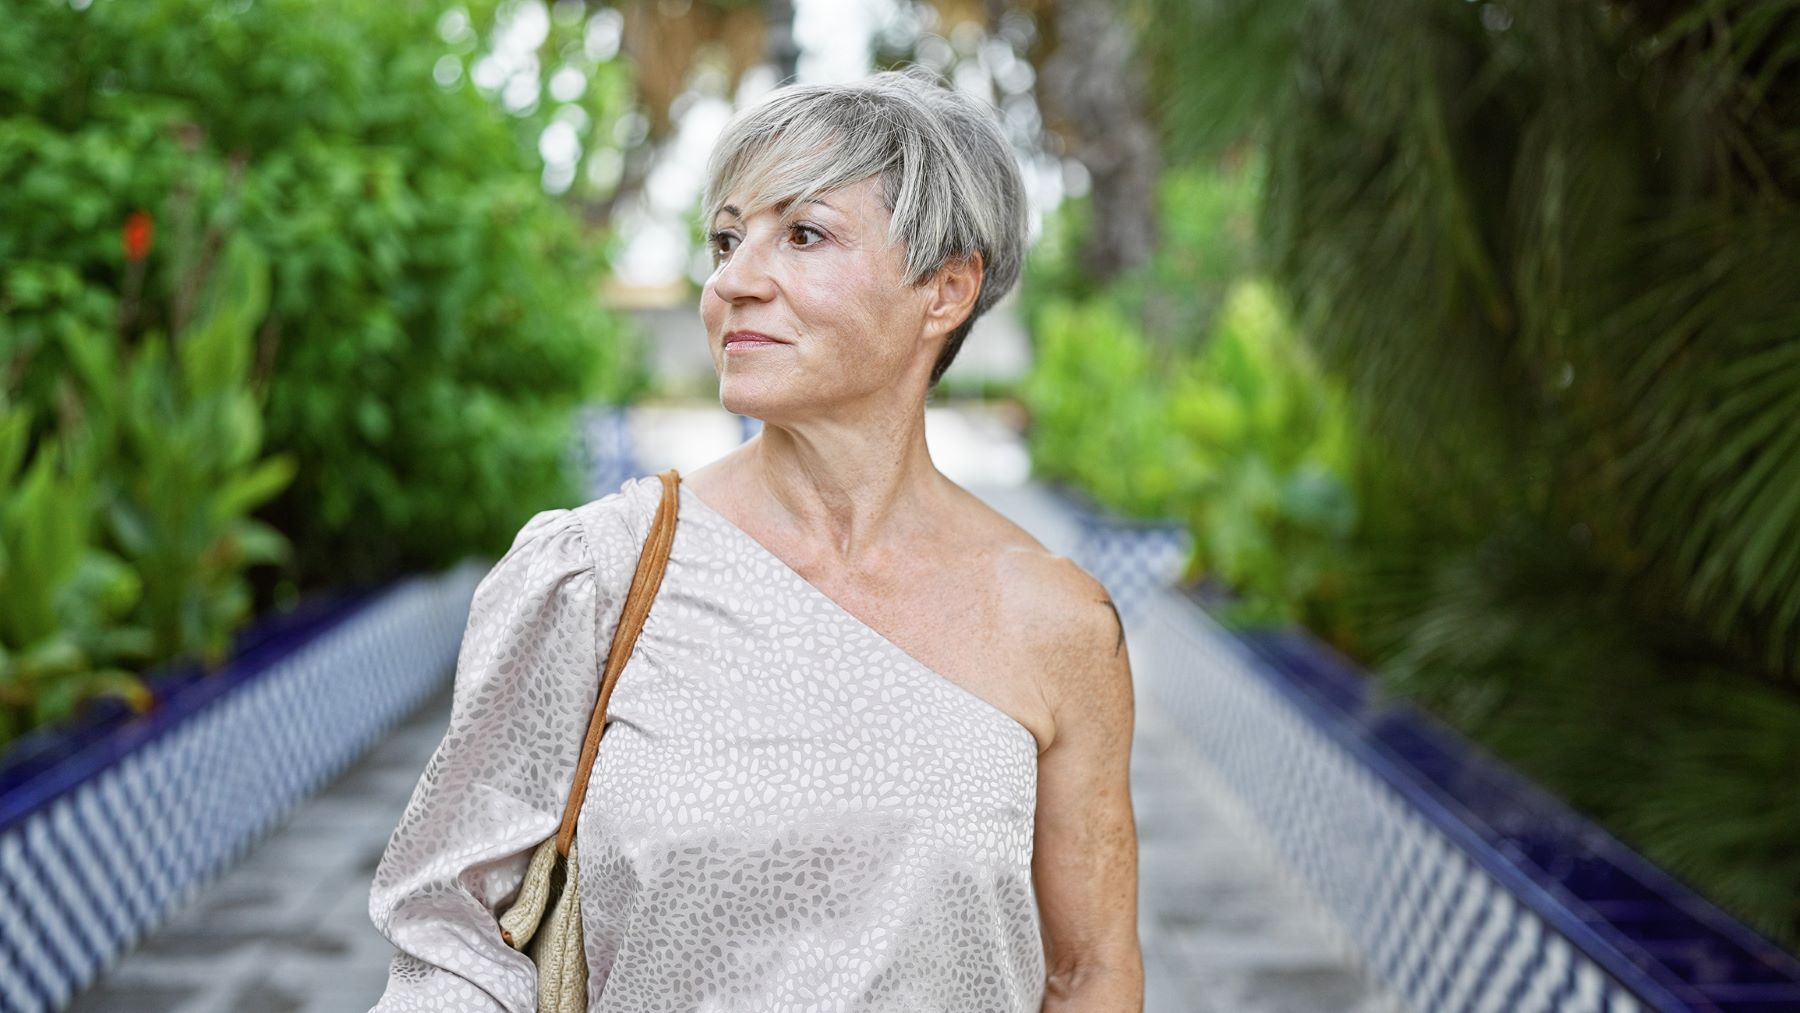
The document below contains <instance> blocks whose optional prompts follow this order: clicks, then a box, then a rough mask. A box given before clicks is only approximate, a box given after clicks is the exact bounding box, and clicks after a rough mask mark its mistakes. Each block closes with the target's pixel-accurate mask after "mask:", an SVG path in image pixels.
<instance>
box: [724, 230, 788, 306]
mask: <svg viewBox="0 0 1800 1013" xmlns="http://www.w3.org/2000/svg"><path fill="white" fill-rule="evenodd" d="M768 256H769V251H768V250H767V249H765V244H763V243H761V242H758V241H755V240H752V239H749V238H745V239H742V240H740V241H739V242H738V245H737V249H735V250H732V251H731V252H730V253H729V254H726V256H725V262H724V263H722V264H720V265H719V270H718V273H717V274H715V275H714V276H713V291H714V292H716V293H718V295H719V298H721V299H724V300H725V301H726V302H737V301H738V300H740V299H767V298H768V297H769V296H770V294H771V293H772V292H773V289H774V282H773V279H772V278H771V277H770V275H769V264H768V261H767V258H768Z"/></svg>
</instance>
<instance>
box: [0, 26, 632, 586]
mask: <svg viewBox="0 0 1800 1013" xmlns="http://www.w3.org/2000/svg"><path fill="white" fill-rule="evenodd" d="M449 6H450V5H447V4H444V5H439V4H413V3H408V4H393V5H369V4H361V3H354V2H350V0H326V2H319V3H314V2H303V0H259V2H257V3H255V4H230V5H221V4H215V3H210V2H205V0H147V2H144V3H132V4H119V3H97V4H94V5H92V6H91V7H88V8H87V9H85V10H74V9H71V8H70V7H68V6H67V5H63V4H43V5H29V6H27V7H25V8H22V9H20V10H19V11H16V12H14V13H13V16H12V17H11V18H10V19H9V27H8V30H7V32H6V33H5V38H4V39H0V109H5V110H6V115H5V117H4V118H0V222H4V223H5V229H4V233H5V234H4V235H0V292H7V293H9V296H8V298H7V302H6V304H5V309H6V312H5V314H4V317H5V324H4V330H0V358H4V359H5V360H6V361H8V362H11V363H12V367H11V373H10V379H9V384H11V385H13V386H14V387H15V388H16V389H17V390H19V392H20V395H21V397H20V400H21V401H22V403H26V404H28V405H31V406H33V407H34V408H35V409H36V410H38V411H39V412H40V413H41V412H42V411H43V410H44V409H45V408H47V406H48V405H49V403H50V402H51V400H53V397H54V395H53V393H52V391H53V388H54V387H55V385H56V382H57V378H58V377H59V376H60V375H62V373H63V372H65V371H66V369H67V368H68V363H67V362H66V361H65V360H64V358H63V356H62V355H61V354H60V352H58V351H57V349H56V343H55V342H54V340H52V339H53V337H54V335H55V334H57V333H59V332H61V331H63V330H66V329H68V328H79V329H106V330H112V329H115V328H117V327H119V326H123V327H124V328H125V331H126V333H127V334H128V335H129V334H130V333H132V332H133V331H134V329H136V328H141V327H143V326H145V322H146V321H150V320H154V319H157V318H158V317H161V316H165V315H168V314H178V313H180V312H182V309H183V302H184V300H191V298H192V293H191V292H186V291H183V290H182V289H181V288H179V287H177V286H176V280H177V279H178V278H179V277H183V276H191V272H184V265H180V264H176V263H173V262H171V261H169V260H167V259H165V258H160V257H153V258H152V259H151V261H150V262H149V263H148V264H147V265H146V270H145V272H144V277H143V278H142V279H141V282H140V284H139V285H138V286H137V287H136V288H133V287H132V286H131V279H130V278H128V277H127V272H126V271H125V270H124V267H123V265H122V264H121V257H120V253H119V250H118V239H117V229H118V225H119V223H120V222H121V221H123V220H124V218H125V217H126V215H127V214H128V213H129V212H131V211H132V210H133V209H139V208H141V209H145V210H147V211H149V213H150V214H151V216H152V217H153V218H154V219H155V220H156V221H158V222H159V223H160V222H163V221H165V220H167V219H168V217H169V215H170V214H171V213H172V208H171V207H170V201H171V199H172V195H174V194H175V193H177V191H186V192H188V193H190V195H191V196H190V197H189V198H187V199H188V200H190V202H191V203H192V204H193V210H192V211H191V214H192V215H193V216H194V217H195V218H196V219H197V220H198V221H199V222H201V223H202V224H204V223H205V222H207V221H208V220H210V218H212V217H213V216H215V215H216V214H218V209H219V208H220V206H221V205H222V203H223V202H224V200H225V199H226V198H225V194H226V192H227V189H228V188H229V189H230V191H231V192H232V193H233V195H234V196H233V197H232V200H233V201H234V203H235V206H236V208H237V210H236V216H237V223H238V225H237V227H238V228H239V229H241V231H242V232H243V233H244V235H245V236H246V237H247V238H249V239H251V240H252V241H254V242H255V244H256V245H257V246H258V248H260V249H261V250H262V251H264V253H265V254H266V256H267V258H268V260H269V262H270V265H271V269H272V272H273V276H272V284H271V294H270V302H269V313H268V314H267V317H266V319H264V320H263V321H262V322H261V323H260V325H259V327H258V330H257V334H256V352H255V356H254V365H253V372H254V375H255V377H256V379H257V381H258V382H259V383H263V384H266V386H267V400H266V405H267V407H266V412H267V419H266V422H267V434H266V435H267V441H268V443H269V445H270V447H271V448H272V449H275V450H277V451H280V452H283V453H286V454H288V455H291V457H292V458H293V460H294V462H295V465H296V474H295V477H294V480H293V482H292V484H291V485H290V486H289V488H288V489H287V490H286V491H285V492H284V493H283V494H282V495H281V496H280V497H279V498H278V499H277V500H276V501H274V502H273V503H272V504H270V505H269V506H268V507H267V508H266V509H265V510H264V511H263V516H264V518H265V519H266V520H267V521H269V522H270V523H272V524H273V525H274V526H276V527H277V528H279V529H280V530H281V531H283V532H284V533H285V534H287V535H288V536H289V537H290V538H291V539H292V540H293V542H294V545H295V546H296V549H297V552H296V556H295V565H294V571H293V576H294V578H295V579H296V580H297V581H298V583H300V584H301V585H314V584H322V583H330V582H338V581H344V580H368V579H378V578H380V577H382V576H385V575H388V574H392V573H396V572H400V571H403V570H407V569H412V568H420V567H437V566H441V565H445V564H447V563H450V562H452V561H454V560H455V559H457V558H459V557H461V556H462V555H464V554H465V553H469V552H490V553H491V552H498V551H500V550H503V549H504V547H505V545H506V544H507V542H508V539H510V537H511V535H512V534H513V533H514V532H516V530H517V527H518V525H519V524H520V523H523V519H524V518H525V517H527V516H529V514H530V513H531V512H533V511H534V510H535V509H538V508H541V507H544V506H547V505H554V504H556V503H560V502H567V501H568V499H569V498H570V497H571V496H573V495H574V494H575V492H576V490H575V488H574V485H573V482H574V476H572V475H570V474H567V473H566V470H565V462H566V459H567V449H568V442H569V436H570V433H569V419H570V417H571V412H572V409H573V407H574V406H575V405H576V404H577V403H579V402H581V401H584V400H605V401H616V400H622V399H626V398H628V397H630V396H631V395H632V393H633V392H634V391H635V390H637V389H639V388H640V387H641V384H642V382H643V375H642V372H641V369H640V367H639V361H640V355H639V352H640V349H639V346H638V344H637V340H636V339H637V335H636V334H635V333H634V332H632V331H630V330H629V329H628V328H627V326H626V325H625V323H624V322H623V321H622V319H621V318H619V317H617V316H615V315H613V314H610V313H608V312H606V311H604V310H603V309H602V308H601V307H600V305H599V303H598V284H599V280H600V277H601V274H602V272H603V270H604V267H605V263H604V254H603V251H602V249H601V246H602V243H601V241H599V240H597V239H595V238H593V237H591V236H589V235H588V234H586V233H585V232H584V230H583V228H582V227H581V226H580V225H579V223H578V222H577V220H576V218H575V216H574V215H572V214H571V213H570V211H569V210H568V209H567V208H565V207H562V206H559V204H558V203H557V202H556V201H555V200H554V199H552V198H550V197H549V196H547V195H546V194H545V193H544V192H543V190H542V187H541V186H540V184H539V170H540V166H541V163H540V162H539V161H538V159H537V155H536V153H535V152H533V151H531V150H530V149H529V148H528V147H527V146H526V145H525V144H523V143H521V142H522V141H523V140H525V139H526V134H525V132H524V131H522V130H521V129H520V128H519V124H518V123H517V122H515V121H516V120H517V119H518V118H516V117H513V116H510V115H509V114H508V113H506V112H505V111H503V110H502V109H501V108H499V106H498V105H497V104H496V103H495V102H493V101H491V100H490V99H489V98H487V97H485V96H483V95H481V94H480V93H478V92H477V91H476V90H475V89H474V88H473V87H472V86H471V85H470V84H468V82H467V77H468V75H467V73H466V68H462V69H460V70H459V74H458V79H457V81H456V83H455V85H454V86H451V87H445V86H441V85H440V84H438V83H437V81H436V80H434V70H436V69H438V68H439V65H440V61H442V60H445V59H450V60H453V61H468V60H472V59H474V58H475V56H476V55H477V54H475V53H474V52H473V50H472V49H471V47H469V46H463V47H461V51H460V52H459V53H455V54H453V53H452V52H451V50H450V47H448V46H447V45H446V44H445V43H444V42H443V41H442V40H441V39H440V38H439V34H438V19H439V16H440V15H441V14H442V13H443V12H444V11H445V10H446V9H448V7H449ZM459 67H461V64H459ZM621 96H622V92H621V91H620V90H619V89H616V88H600V87H596V88H591V89H589V90H588V91H587V93H586V95H585V97H584V101H585V102H587V103H589V104H591V105H594V106H595V107H596V108H595V109H594V110H593V112H594V114H595V115H594V116H593V117H592V118H593V119H594V120H595V121H599V120H601V119H603V118H604V116H605V115H606V114H608V113H609V112H610V111H611V110H609V109H607V108H602V106H603V104H606V103H612V104H617V103H619V102H622V101H623V99H622V97H621ZM535 115H536V111H534V116H535ZM195 255H196V256H198V257H201V258H205V257H207V256H209V255H210V253H209V252H208V251H206V250H200V251H197V252H196V254H195Z"/></svg>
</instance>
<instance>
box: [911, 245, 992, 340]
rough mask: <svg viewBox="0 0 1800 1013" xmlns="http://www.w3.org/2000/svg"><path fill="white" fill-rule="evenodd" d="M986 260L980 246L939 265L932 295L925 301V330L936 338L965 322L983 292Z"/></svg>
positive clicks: (933, 282)
mask: <svg viewBox="0 0 1800 1013" xmlns="http://www.w3.org/2000/svg"><path fill="white" fill-rule="evenodd" d="M981 275H982V260H981V252H980V251H979V250H977V251H975V252H973V253H969V254H965V255H964V256H961V257H953V258H951V259H950V260H949V261H946V262H945V264H944V266H943V267H941V268H939V269H938V273H937V277H936V278H935V279H934V280H933V281H932V283H931V284H932V292H931V299H930V301H929V302H927V303H926V304H925V333H926V334H927V335H928V336H930V337H931V338H933V339H936V338H939V337H943V336H946V335H948V334H949V333H950V332H951V331H954V330H956V329H957V328H958V327H960V326H962V322H963V321H964V320H967V319H968V318H969V313H970V312H971V311H972V310H973V309H974V308H975V298H976V296H979V295H980V294H981Z"/></svg>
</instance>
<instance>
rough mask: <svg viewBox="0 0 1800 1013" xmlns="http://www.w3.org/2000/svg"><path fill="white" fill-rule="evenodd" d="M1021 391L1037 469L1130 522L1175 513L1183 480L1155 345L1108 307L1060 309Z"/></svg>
mask: <svg viewBox="0 0 1800 1013" xmlns="http://www.w3.org/2000/svg"><path fill="white" fill-rule="evenodd" d="M1033 330H1034V335H1035V341H1036V344H1037V351H1036V359H1035V361H1034V362H1033V363H1032V369H1031V372H1030V374H1029V375H1028V376H1027V377H1026V379H1025V382H1024V384H1023V388H1022V389H1023V394H1024V398H1025V403H1026V404H1027V405H1028V406H1030V411H1031V443H1032V450H1031V452H1032V462H1033V467H1034V470H1036V471H1037V472H1038V473H1039V474H1040V475H1043V476H1046V477H1054V478H1059V479H1063V480H1065V481H1069V482H1073V483H1074V484H1076V485H1078V486H1081V487H1082V488H1084V489H1086V490H1087V491H1088V492H1089V493H1091V494H1092V495H1093V496H1094V498H1095V499H1096V500H1098V501H1099V502H1100V503H1101V504H1103V505H1105V506H1108V507H1110V508H1112V509H1114V510H1117V511H1120V512H1121V513H1124V514H1126V515H1127V516H1132V517H1163V516H1169V515H1170V514H1171V513H1172V512H1173V511H1174V510H1175V509H1176V506H1177V504H1178V503H1179V502H1180V499H1179V497H1180V494H1181V492H1182V490H1183V486H1184V483H1183V481H1182V478H1181V476H1180V475H1179V473H1178V471H1177V469H1178V468H1179V467H1180V465H1181V464H1182V463H1183V459H1182V457H1181V456H1180V455H1179V454H1178V453H1176V444H1175V434H1174V432H1173V431H1172V430H1171V429H1170V427H1169V412H1168V407H1167V398H1166V395H1165V393H1164V391H1163V389H1162V385H1161V384H1160V383H1159V382H1158V381H1157V368H1156V366H1155V364H1154V363H1153V362H1152V359H1151V352H1150V348H1149V346H1148V343H1147V342H1146V341H1145V340H1144V338H1143V336H1142V335H1141V334H1140V333H1139V332H1138V331H1137V329H1136V327H1135V326H1134V325H1133V324H1132V322H1131V321H1130V319H1129V318H1128V317H1127V316H1126V314H1125V313H1124V312H1123V311H1122V310H1120V309H1119V307H1118V306H1117V305H1116V304H1114V303H1112V302H1109V301H1107V300H1103V299H1095V300H1089V301H1087V302H1069V301H1061V302H1052V303H1049V304H1047V305H1045V306H1044V307H1043V308H1042V310H1041V312H1040V313H1039V314H1038V316H1037V318H1036V321H1035V324H1034V328H1033Z"/></svg>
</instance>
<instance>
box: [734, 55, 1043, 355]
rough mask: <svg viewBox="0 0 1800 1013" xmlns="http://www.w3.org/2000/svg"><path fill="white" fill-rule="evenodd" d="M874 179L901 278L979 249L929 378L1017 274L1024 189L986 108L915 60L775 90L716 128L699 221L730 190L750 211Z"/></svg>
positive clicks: (920, 275)
mask: <svg viewBox="0 0 1800 1013" xmlns="http://www.w3.org/2000/svg"><path fill="white" fill-rule="evenodd" d="M875 175H879V176H880V177H881V194H882V204H883V205H884V206H885V207H886V208H887V210H888V211H889V213H890V214H891V216H892V217H891V220H890V224H889V227H888V242H889V243H890V244H891V243H895V242H899V243H902V244H904V247H905V250H906V279H905V280H906V284H908V285H911V286H915V287H916V286H919V285H922V284H924V283H925V282H927V281H929V280H930V279H932V278H934V277H935V276H936V275H937V273H938V271H940V270H941V269H943V268H944V267H945V266H947V265H948V264H950V263H951V262H953V261H957V260H960V259H962V258H965V257H968V256H970V255H972V254H976V253H979V254H980V255H981V264H982V271H981V289H980V291H979V292H977V293H976V296H975V304H974V306H973V307H971V308H970V311H969V316H968V318H967V319H965V320H964V321H963V322H962V323H961V324H960V325H958V326H957V328H956V329H955V330H953V331H951V332H950V335H949V337H948V339H946V341H945V342H944V348H943V351H942V352H940V353H939V355H938V359H937V362H936V364H934V365H933V367H932V370H931V384H932V385H933V386H935V385H936V384H937V382H938V378H939V377H941V376H943V374H944V370H946V369H948V368H950V363H951V362H952V361H953V360H954V359H955V358H956V353H957V352H958V351H959V350H960V349H961V348H962V343H963V339H964V338H966V337H967V336H968V334H969V329H970V328H972V327H973V326H974V325H975V321H976V319H977V318H978V317H980V316H981V315H982V314H983V313H986V312H987V311H988V310H989V309H990V308H991V307H992V306H993V305H994V303H996V302H998V301H1000V297H1001V296H1003V295H1005V294H1006V293H1007V292H1008V291H1009V290H1010V289H1011V288H1012V287H1013V284H1014V283H1015V282H1017V281H1018V279H1019V268H1020V264H1021V263H1022V262H1023V260H1024V256H1025V229H1026V223H1025V186H1024V182H1023V180H1022V179H1021V178H1020V175H1019V167H1018V165H1017V163H1016V162H1015V161H1014V160H1013V155H1012V151H1011V148H1010V147H1009V146H1008V144H1007V141H1006V137H1005V136H1004V135H1003V134H1002V133H1001V132H1000V126H999V123H998V121H997V120H996V117H995V115H994V111H993V109H992V108H991V107H988V106H986V105H984V104H983V103H980V102H978V101H977V100H975V99H973V98H970V97H968V96H966V95H964V94H962V93H960V92H956V91H953V90H951V89H949V88H946V87H945V86H944V85H943V84H942V83H941V82H940V81H939V79H938V78H937V77H936V76H935V75H933V74H932V73H931V72H930V71H929V70H926V69H925V68H923V67H919V66H917V65H913V66H909V67H907V68H905V69H903V70H889V71H883V72H881V73H878V74H872V75H870V76H868V77H865V78H863V79H862V80H860V81H855V82H851V83H848V84H825V85H788V86H786V87H783V88H778V89H776V90H775V91H773V92H771V93H770V94H769V96H768V97H767V98H766V99H764V100H763V101H762V102H760V103H758V104H756V105H753V106H751V107H749V108H747V109H744V110H742V111H740V112H739V113H738V114H737V115H735V116H734V117H732V119H731V122H730V123H728V124H727V125H726V127H725V131H724V133H723V134H722V135H721V136H720V138H719V142H718V145H717V147H715V148H714V149H713V153H712V156H711V158H710V159H708V161H707V166H706V180H707V183H706V193H705V195H704V196H703V197H702V204H701V208H702V213H703V214H704V215H705V219H704V220H705V223H706V227H707V228H709V229H710V228H711V227H712V222H713V220H714V219H715V218H716V217H717V215H718V213H719V211H720V209H721V208H722V207H723V206H724V203H725V199H726V197H727V195H730V194H732V193H737V194H739V196H740V197H741V198H742V200H741V203H740V211H741V212H742V213H743V214H744V215H750V214H753V213H755V212H757V211H760V210H762V209H764V208H768V207H776V208H778V209H785V208H787V207H798V206H800V205H801V204H804V203H806V202H808V201H811V200H815V199H818V198H819V197H822V196H824V195H826V194H828V193H830V192H831V191H833V190H836V189H838V188H840V187H844V186H849V185H851V184H854V183H858V182H860V181H862V180H864V179H867V178H869V177H870V176H875Z"/></svg>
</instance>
